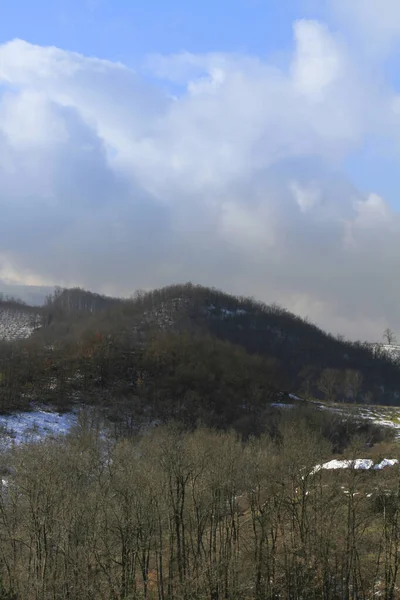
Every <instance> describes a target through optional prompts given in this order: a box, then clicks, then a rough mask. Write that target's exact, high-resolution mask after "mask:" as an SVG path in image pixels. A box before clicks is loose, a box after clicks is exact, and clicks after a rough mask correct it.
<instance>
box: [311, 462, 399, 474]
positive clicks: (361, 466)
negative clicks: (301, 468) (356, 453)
mask: <svg viewBox="0 0 400 600" xmlns="http://www.w3.org/2000/svg"><path fill="white" fill-rule="evenodd" d="M398 464H399V461H398V460H397V458H384V459H383V460H382V461H381V462H380V463H377V464H376V465H374V461H373V460H371V459H370V458H356V459H355V460H336V459H334V460H330V461H329V462H326V463H323V464H322V465H315V467H314V468H313V470H312V471H311V473H310V475H315V473H318V472H319V471H321V470H322V469H325V470H331V469H357V470H364V471H369V470H370V469H374V470H376V471H381V470H382V469H384V468H386V467H393V466H394V465H398Z"/></svg>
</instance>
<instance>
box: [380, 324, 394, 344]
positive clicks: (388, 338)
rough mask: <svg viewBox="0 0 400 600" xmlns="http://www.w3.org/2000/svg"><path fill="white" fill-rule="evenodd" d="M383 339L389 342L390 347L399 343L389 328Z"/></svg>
mask: <svg viewBox="0 0 400 600" xmlns="http://www.w3.org/2000/svg"><path fill="white" fill-rule="evenodd" d="M383 339H384V340H386V341H387V343H388V345H389V346H392V345H393V344H395V343H396V341H397V340H396V336H395V335H394V332H393V331H392V330H391V329H389V327H388V328H387V329H385V331H384V332H383Z"/></svg>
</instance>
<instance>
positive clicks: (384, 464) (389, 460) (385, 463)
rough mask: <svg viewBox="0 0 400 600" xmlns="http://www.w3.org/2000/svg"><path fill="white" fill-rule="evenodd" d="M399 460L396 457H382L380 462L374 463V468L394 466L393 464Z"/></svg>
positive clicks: (378, 469) (396, 463)
mask: <svg viewBox="0 0 400 600" xmlns="http://www.w3.org/2000/svg"><path fill="white" fill-rule="evenodd" d="M398 464H399V461H398V460H397V458H384V459H383V460H382V461H381V462H380V463H378V464H376V465H375V466H374V469H376V470H377V471H380V470H381V469H384V468H385V467H394V465H398Z"/></svg>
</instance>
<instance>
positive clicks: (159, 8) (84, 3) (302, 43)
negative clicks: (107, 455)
mask: <svg viewBox="0 0 400 600" xmlns="http://www.w3.org/2000/svg"><path fill="white" fill-rule="evenodd" d="M12 40H15V41H12ZM399 46H400V3H399V2H398V0H352V1H351V2H350V1H349V0H231V1H228V0H218V1H211V0H203V1H202V2H198V1H191V2H189V1H187V2H183V1H182V0H170V1H164V0H148V1H147V2H136V1H133V0H130V1H129V0H115V1H114V2H112V1H111V0H36V2H35V3H32V2H31V0H14V1H13V2H10V3H8V4H7V6H6V8H5V9H3V12H2V15H1V19H0V209H1V211H2V219H1V221H0V279H1V278H3V279H7V280H11V281H13V282H19V283H30V284H38V285H53V284H59V285H81V286H83V287H87V288H90V289H94V290H97V291H101V292H105V293H112V294H120V293H121V294H129V293H131V292H132V291H134V290H135V289H137V288H146V289H148V288H151V287H155V286H159V285H164V284H169V283H171V282H172V281H187V280H192V281H194V282H199V283H203V284H207V285H215V286H217V287H222V288H225V289H226V290H227V291H231V292H234V293H239V294H243V293H245V294H250V295H253V296H256V297H258V298H260V299H261V300H265V301H267V302H269V301H271V302H273V301H277V302H279V303H281V304H282V305H284V306H286V307H288V308H289V309H291V310H293V311H295V312H297V313H300V314H302V315H304V316H309V317H311V318H312V319H313V320H315V321H317V322H318V323H319V324H321V325H323V326H324V327H326V328H328V329H330V330H331V331H333V332H335V333H337V332H340V333H344V334H347V335H348V336H350V337H353V338H354V337H361V338H369V339H377V338H379V337H380V335H381V333H380V332H381V331H383V329H385V327H391V328H393V329H395V330H396V328H397V330H398V331H397V333H398V334H400V315H399V312H398V305H399V302H400V282H399V283H397V279H396V278H395V277H393V273H397V272H398V271H399V270H400V214H399V208H400V200H399V198H400V195H399V184H398V172H399V169H400V154H399V151H400V94H399V89H400V85H399V78H398V69H397V66H398V62H399V58H398V57H399V53H398V49H399ZM76 53H78V54H76ZM382 289H385V294H384V295H382V293H381V290H382Z"/></svg>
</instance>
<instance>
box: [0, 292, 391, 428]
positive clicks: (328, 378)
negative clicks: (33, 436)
mask: <svg viewBox="0 0 400 600" xmlns="http://www.w3.org/2000/svg"><path fill="white" fill-rule="evenodd" d="M11 303H12V302H11ZM4 305H5V302H4V303H3V306H4ZM14 305H15V309H16V310H31V311H33V309H32V308H29V307H24V306H22V305H21V306H19V305H18V304H17V303H15V302H14ZM9 306H10V301H9V300H7V307H8V308H9ZM0 308H1V304H0ZM32 319H33V320H35V322H36V328H35V331H34V333H33V335H31V336H30V337H29V338H28V339H25V340H20V341H15V342H14V343H9V342H3V343H2V344H1V347H0V409H2V410H9V409H15V408H26V407H28V406H29V405H30V404H31V403H32V402H49V403H52V404H55V405H57V406H58V407H59V408H69V407H70V406H71V404H73V403H76V402H84V403H91V404H95V405H97V406H101V407H104V408H106V409H107V410H109V411H110V412H111V413H113V415H114V417H115V418H116V419H118V418H119V415H120V416H121V415H123V417H124V419H125V420H127V419H126V415H127V414H129V415H130V418H132V419H134V420H135V421H136V422H137V421H138V420H139V421H140V420H143V421H147V422H151V421H152V420H154V419H158V420H160V421H161V422H167V421H168V420H169V419H171V418H173V419H177V420H179V421H180V422H183V423H185V424H186V425H188V426H191V427H194V426H196V425H198V424H203V425H207V426H212V427H222V428H226V427H230V426H234V427H235V428H237V429H238V430H239V431H241V432H243V433H244V432H245V431H247V433H256V432H259V430H260V427H261V428H262V423H263V419H262V416H263V413H264V411H265V409H266V406H267V404H268V403H270V402H273V401H277V400H279V399H280V398H281V397H282V394H288V393H295V394H297V395H299V396H301V397H303V398H305V399H309V398H317V399H319V400H323V401H327V402H353V403H375V404H377V403H382V404H398V403H399V402H400V395H399V392H398V390H399V389H400V367H399V365H398V364H397V363H396V362H395V361H394V360H393V359H392V358H390V357H388V356H385V355H383V354H381V355H379V354H377V353H376V352H375V353H374V352H373V351H372V349H371V348H370V347H369V346H368V345H367V344H362V343H351V342H346V341H344V340H343V339H338V338H335V337H333V336H331V335H328V334H326V333H324V332H323V331H322V330H320V329H319V328H318V327H316V326H315V325H313V324H311V323H309V322H308V321H306V320H303V319H301V318H299V317H296V316H295V315H293V314H291V313H289V312H287V311H285V310H284V309H282V308H280V307H277V306H275V305H273V306H266V305H263V304H261V303H257V302H255V301H254V300H252V299H246V298H236V297H233V296H229V295H227V294H224V293H222V292H219V291H217V290H213V289H208V288H203V287H201V286H194V285H191V284H187V285H180V286H170V287H168V288H163V289H161V290H156V291H154V292H149V293H137V294H136V295H135V297H133V298H131V299H128V300H122V299H116V298H108V297H105V296H100V295H98V294H93V293H90V292H85V291H84V290H80V289H72V290H61V289H58V290H56V291H55V292H54V294H53V295H52V296H50V297H49V298H48V299H47V302H46V305H45V306H44V307H42V308H40V310H37V309H36V312H32ZM39 325H40V326H39Z"/></svg>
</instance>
